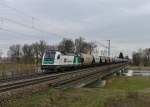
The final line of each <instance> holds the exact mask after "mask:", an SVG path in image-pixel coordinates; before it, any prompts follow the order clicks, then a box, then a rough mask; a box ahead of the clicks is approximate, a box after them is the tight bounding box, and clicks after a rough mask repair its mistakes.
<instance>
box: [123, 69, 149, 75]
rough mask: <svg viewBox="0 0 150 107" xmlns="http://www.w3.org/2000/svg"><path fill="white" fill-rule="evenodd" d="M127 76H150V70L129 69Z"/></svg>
mask: <svg viewBox="0 0 150 107" xmlns="http://www.w3.org/2000/svg"><path fill="white" fill-rule="evenodd" d="M125 75H126V76H150V71H145V70H128V72H127V73H125Z"/></svg>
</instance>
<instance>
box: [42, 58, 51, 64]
mask: <svg viewBox="0 0 150 107" xmlns="http://www.w3.org/2000/svg"><path fill="white" fill-rule="evenodd" d="M43 64H54V60H52V59H50V58H46V59H44V61H43Z"/></svg>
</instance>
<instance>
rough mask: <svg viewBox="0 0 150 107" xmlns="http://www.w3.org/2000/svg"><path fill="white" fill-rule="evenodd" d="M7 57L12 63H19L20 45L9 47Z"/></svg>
mask: <svg viewBox="0 0 150 107" xmlns="http://www.w3.org/2000/svg"><path fill="white" fill-rule="evenodd" d="M8 55H9V56H10V58H11V59H12V60H13V61H16V62H17V63H19V62H20V57H21V45H19V44H17V45H12V46H10V47H9V51H8Z"/></svg>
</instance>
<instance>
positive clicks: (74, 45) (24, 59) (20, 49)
mask: <svg viewBox="0 0 150 107" xmlns="http://www.w3.org/2000/svg"><path fill="white" fill-rule="evenodd" d="M96 47H97V45H96V44H95V43H94V42H87V41H85V39H84V38H82V37H79V38H77V39H75V40H72V39H67V38H64V39H63V40H62V41H61V42H60V43H59V44H58V45H48V43H47V42H46V41H44V40H40V41H39V42H35V43H33V44H30V45H29V44H24V45H23V46H22V45H20V44H15V45H11V46H10V47H9V51H8V58H9V59H10V60H11V62H14V63H25V64H39V63H41V60H42V56H43V54H44V52H45V51H46V50H59V51H61V52H64V53H86V54H87V53H88V54H91V53H92V52H93V50H94V48H96Z"/></svg>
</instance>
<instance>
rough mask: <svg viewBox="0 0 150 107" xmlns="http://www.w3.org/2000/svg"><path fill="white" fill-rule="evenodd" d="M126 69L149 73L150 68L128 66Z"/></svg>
mask: <svg viewBox="0 0 150 107" xmlns="http://www.w3.org/2000/svg"><path fill="white" fill-rule="evenodd" d="M128 69H130V70H145V71H150V67H145V66H129V67H128Z"/></svg>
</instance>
